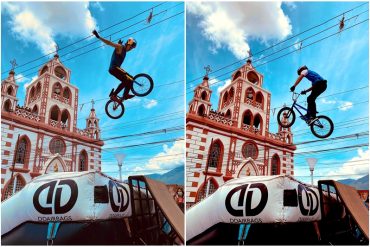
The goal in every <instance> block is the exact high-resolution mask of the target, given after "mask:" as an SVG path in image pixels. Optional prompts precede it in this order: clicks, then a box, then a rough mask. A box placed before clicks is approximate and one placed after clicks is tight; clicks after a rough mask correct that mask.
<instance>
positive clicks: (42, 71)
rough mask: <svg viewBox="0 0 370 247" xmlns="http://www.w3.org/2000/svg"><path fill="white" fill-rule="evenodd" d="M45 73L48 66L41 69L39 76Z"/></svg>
mask: <svg viewBox="0 0 370 247" xmlns="http://www.w3.org/2000/svg"><path fill="white" fill-rule="evenodd" d="M46 71H48V66H45V67H44V68H42V70H41V74H40V75H42V74H44V73H45V72H46Z"/></svg>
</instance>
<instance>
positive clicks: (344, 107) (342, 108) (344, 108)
mask: <svg viewBox="0 0 370 247" xmlns="http://www.w3.org/2000/svg"><path fill="white" fill-rule="evenodd" d="M352 107H353V103H352V102H350V101H341V103H340V105H339V106H338V109H339V110H340V111H347V110H349V109H351V108H352Z"/></svg>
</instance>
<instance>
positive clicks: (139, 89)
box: [131, 74, 153, 97]
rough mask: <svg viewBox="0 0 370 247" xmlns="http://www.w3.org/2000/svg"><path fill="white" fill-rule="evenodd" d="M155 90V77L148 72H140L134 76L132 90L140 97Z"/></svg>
mask: <svg viewBox="0 0 370 247" xmlns="http://www.w3.org/2000/svg"><path fill="white" fill-rule="evenodd" d="M152 90H153V79H152V78H151V77H150V76H149V75H147V74H138V75H136V76H135V77H134V81H133V82H132V88H131V91H132V93H133V94H135V95H136V96H139V97H143V96H147V95H148V94H149V93H150V92H151V91H152Z"/></svg>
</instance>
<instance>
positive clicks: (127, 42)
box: [126, 38, 137, 48]
mask: <svg viewBox="0 0 370 247" xmlns="http://www.w3.org/2000/svg"><path fill="white" fill-rule="evenodd" d="M127 44H129V45H131V47H132V48H135V47H136V45H137V42H136V40H135V39H134V38H129V39H128V40H127V41H126V45H127Z"/></svg>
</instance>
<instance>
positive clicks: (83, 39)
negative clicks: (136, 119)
mask: <svg viewBox="0 0 370 247" xmlns="http://www.w3.org/2000/svg"><path fill="white" fill-rule="evenodd" d="M165 3H167V2H163V3H160V4H157V5H155V6H152V7H150V8H148V9H146V10H144V11H142V12H140V13H137V14H135V15H134V16H131V17H129V18H127V19H124V20H122V21H120V22H117V23H115V24H113V25H111V26H108V27H105V28H103V29H101V30H100V31H99V32H104V31H106V30H108V29H110V28H112V27H114V26H117V25H119V24H122V23H124V22H126V21H129V20H132V19H134V18H135V17H137V16H140V15H141V14H143V13H145V12H148V11H150V10H153V9H155V8H157V7H159V6H161V5H162V4H165ZM93 36H94V35H92V34H91V35H89V36H86V37H85V38H82V39H80V40H77V41H76V42H73V43H71V44H68V45H66V46H63V47H61V48H58V50H59V51H61V50H64V49H66V48H68V47H70V46H73V45H75V44H77V43H80V42H82V41H85V40H86V39H89V38H91V37H93ZM55 52H56V51H52V52H50V53H48V54H46V55H43V56H40V57H38V58H35V59H33V60H31V61H28V62H26V63H24V64H21V65H18V66H16V67H14V69H18V68H21V67H23V66H25V65H27V64H30V63H33V62H35V61H37V60H40V59H42V58H44V57H47V56H49V55H51V54H53V53H55ZM10 70H11V69H9V70H6V71H4V72H2V73H1V74H4V73H7V72H9V71H10ZM21 73H22V72H21Z"/></svg>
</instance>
